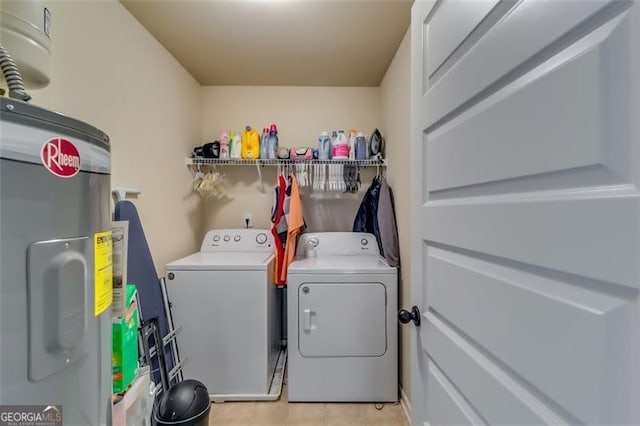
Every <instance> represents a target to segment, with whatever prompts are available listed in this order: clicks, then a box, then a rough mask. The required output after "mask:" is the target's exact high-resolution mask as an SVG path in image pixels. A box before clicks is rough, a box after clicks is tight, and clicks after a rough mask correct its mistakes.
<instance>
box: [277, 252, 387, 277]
mask: <svg viewBox="0 0 640 426" xmlns="http://www.w3.org/2000/svg"><path fill="white" fill-rule="evenodd" d="M395 272H396V268H394V267H392V266H389V264H388V263H387V261H386V260H384V258H383V257H381V256H323V257H309V258H302V259H300V258H298V259H296V260H294V261H293V262H292V263H291V265H289V275H291V274H309V273H311V274H314V273H315V274H332V273H338V274H348V273H353V274H363V273H366V274H391V273H395Z"/></svg>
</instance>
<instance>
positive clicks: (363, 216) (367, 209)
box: [353, 176, 384, 256]
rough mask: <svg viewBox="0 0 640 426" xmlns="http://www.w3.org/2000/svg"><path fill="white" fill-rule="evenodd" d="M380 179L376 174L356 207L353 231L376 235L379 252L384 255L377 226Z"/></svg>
mask: <svg viewBox="0 0 640 426" xmlns="http://www.w3.org/2000/svg"><path fill="white" fill-rule="evenodd" d="M380 186H381V181H380V179H379V178H378V177H377V176H376V177H375V178H373V181H372V182H371V186H369V189H367V192H366V193H365V194H364V198H363V199H362V203H360V207H359V208H358V212H357V213H356V217H355V219H354V221H353V232H366V233H369V234H373V235H375V236H376V241H377V242H378V248H379V249H380V254H381V255H383V256H384V251H383V249H382V239H381V238H380V228H379V226H378V201H379V198H380Z"/></svg>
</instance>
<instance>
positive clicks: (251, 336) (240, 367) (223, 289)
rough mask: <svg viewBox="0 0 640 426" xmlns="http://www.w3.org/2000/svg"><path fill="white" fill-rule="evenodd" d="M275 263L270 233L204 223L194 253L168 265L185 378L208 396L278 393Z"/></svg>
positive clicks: (281, 358) (280, 367)
mask: <svg viewBox="0 0 640 426" xmlns="http://www.w3.org/2000/svg"><path fill="white" fill-rule="evenodd" d="M273 268H274V244H273V237H272V235H271V233H270V232H269V231H268V230H258V229H220V230H212V231H209V232H208V233H207V235H206V236H205V238H204V240H203V242H202V247H201V249H200V252H199V253H195V254H192V255H191V256H187V257H185V258H182V259H179V260H176V261H174V262H171V263H169V264H168V265H167V266H166V272H167V278H168V279H167V283H168V285H167V288H168V293H169V300H170V302H171V305H172V313H173V318H174V323H175V325H176V327H182V332H181V333H180V334H179V335H178V336H177V341H178V348H179V350H180V355H181V356H182V357H183V358H186V359H187V361H186V364H185V366H184V367H183V374H184V378H185V379H187V378H189V379H196V380H199V381H201V382H202V383H204V385H205V386H206V387H207V389H208V391H209V395H210V397H211V399H212V400H214V401H228V400H273V399H277V398H278V396H279V395H280V391H281V389H282V377H283V374H284V362H285V359H286V353H285V351H284V349H281V347H280V337H281V336H280V318H281V309H282V308H283V307H282V306H281V304H280V302H279V298H278V296H277V288H276V286H275V285H274V284H273Z"/></svg>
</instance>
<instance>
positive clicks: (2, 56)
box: [0, 43, 31, 102]
mask: <svg viewBox="0 0 640 426" xmlns="http://www.w3.org/2000/svg"><path fill="white" fill-rule="evenodd" d="M0 69H2V74H3V75H4V79H5V80H6V82H7V85H8V86H9V97H10V98H13V99H19V100H21V101H25V102H26V101H28V100H30V99H31V96H29V94H28V93H27V92H26V91H25V89H24V82H23V81H22V76H21V75H20V70H19V69H18V67H17V66H16V63H15V62H14V61H13V59H12V58H11V55H9V52H7V49H5V48H4V45H3V44H2V43H0Z"/></svg>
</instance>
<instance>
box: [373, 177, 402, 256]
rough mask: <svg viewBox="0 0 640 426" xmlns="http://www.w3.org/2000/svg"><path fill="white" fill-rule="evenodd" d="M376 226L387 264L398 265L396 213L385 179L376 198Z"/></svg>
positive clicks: (398, 247) (398, 250)
mask: <svg viewBox="0 0 640 426" xmlns="http://www.w3.org/2000/svg"><path fill="white" fill-rule="evenodd" d="M378 228H379V230H380V245H381V246H382V253H383V255H384V258H385V259H386V260H387V262H388V263H389V265H391V266H395V267H400V246H399V243H398V228H397V226H396V214H395V211H394V209H393V192H392V191H391V187H390V186H389V184H388V183H387V180H386V179H382V184H381V185H380V198H379V199H378Z"/></svg>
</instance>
